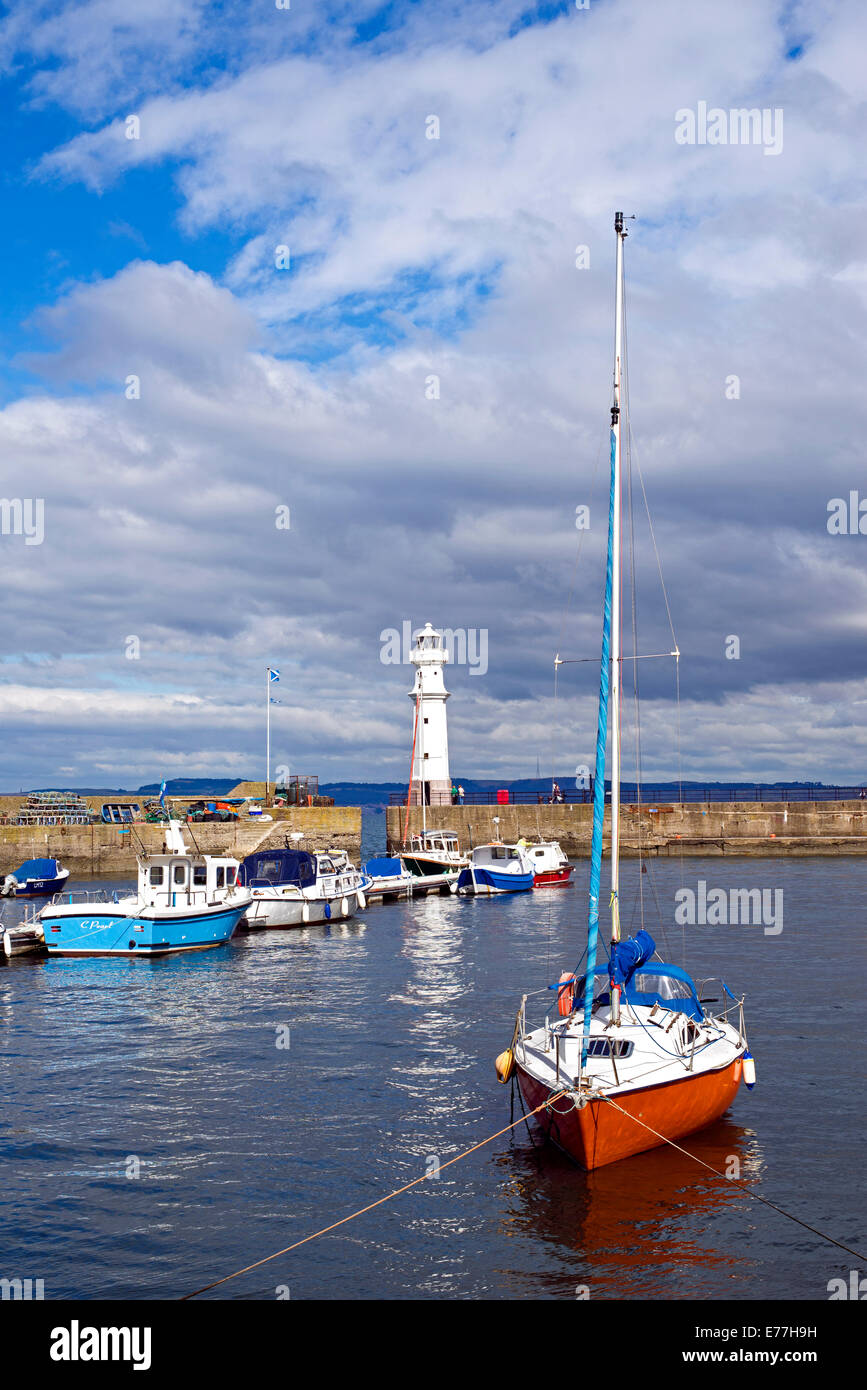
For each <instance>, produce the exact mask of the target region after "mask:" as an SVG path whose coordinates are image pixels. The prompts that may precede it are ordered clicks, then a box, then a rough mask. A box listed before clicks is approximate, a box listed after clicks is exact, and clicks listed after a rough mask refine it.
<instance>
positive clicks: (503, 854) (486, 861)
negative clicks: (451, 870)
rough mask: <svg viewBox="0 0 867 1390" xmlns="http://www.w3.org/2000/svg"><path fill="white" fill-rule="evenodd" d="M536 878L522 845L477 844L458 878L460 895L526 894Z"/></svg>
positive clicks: (531, 863)
mask: <svg viewBox="0 0 867 1390" xmlns="http://www.w3.org/2000/svg"><path fill="white" fill-rule="evenodd" d="M534 877H535V875H534V873H533V861H532V860H531V859H530V856H529V854H528V853H527V850H526V848H525V847H524V846H523V845H504V844H501V843H499V841H498V842H497V843H495V844H490V845H477V846H476V848H475V849H474V850H473V852H472V854H471V855H470V862H469V864H468V865H467V867H466V868H465V869H462V870H461V872H460V874H459V876H458V892H459V893H526V892H527V891H528V890H529V889H531V888H532V887H533V879H534Z"/></svg>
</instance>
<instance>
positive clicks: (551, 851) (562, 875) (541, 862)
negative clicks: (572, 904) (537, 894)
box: [519, 840, 572, 888]
mask: <svg viewBox="0 0 867 1390" xmlns="http://www.w3.org/2000/svg"><path fill="white" fill-rule="evenodd" d="M519 843H520V842H519ZM526 848H527V853H528V854H529V856H530V859H531V860H532V862H533V884H534V887H536V888H553V887H562V886H564V885H565V884H567V883H569V882H570V881H571V878H572V865H571V864H570V863H569V860H568V859H567V858H566V855H565V854H564V853H563V851H562V849H561V848H560V846H559V845H558V843H557V841H556V840H543V841H542V842H541V843H539V844H536V843H531V844H529V845H527V847H526Z"/></svg>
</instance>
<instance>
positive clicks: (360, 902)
mask: <svg viewBox="0 0 867 1390" xmlns="http://www.w3.org/2000/svg"><path fill="white" fill-rule="evenodd" d="M356 896H357V900H358V907H359V910H360V911H361V912H363V911H364V909H365V908H366V907H367V898H366V897H365V896H364V893H363V892H362V890H361V889H360V888H359V890H358V893H357V895H356Z"/></svg>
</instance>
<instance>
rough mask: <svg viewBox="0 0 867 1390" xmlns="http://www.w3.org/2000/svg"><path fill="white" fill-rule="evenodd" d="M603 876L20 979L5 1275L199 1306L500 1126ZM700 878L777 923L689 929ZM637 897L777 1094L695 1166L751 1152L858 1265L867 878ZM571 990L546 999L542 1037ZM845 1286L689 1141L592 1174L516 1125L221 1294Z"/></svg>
mask: <svg viewBox="0 0 867 1390" xmlns="http://www.w3.org/2000/svg"><path fill="white" fill-rule="evenodd" d="M370 824H371V825H372V826H373V828H374V830H375V832H376V833H377V835H378V837H379V838H381V835H382V826H383V822H382V818H381V817H379V818H376V817H373V818H371V823H370ZM368 829H370V826H369V827H368ZM377 848H380V846H379V844H378V843H374V842H371V843H369V844H368V845H367V850H368V852H372V851H374V850H375V849H377ZM635 870H636V866H635V865H634V864H628V865H626V866H625V872H624V879H625V882H624V886H623V890H622V899H623V902H624V904H625V908H624V927H625V929H627V930H634V929H635V927H636V926H638V925H640V920H639V919H637V918H634V919H633V920H630V908H629V906H628V903H629V901H630V898H631V890H632V888H633V887H634V885H635V883H636V872H635ZM586 874H587V865H586V864H585V863H581V864H579V865H578V867H577V869H576V875H575V877H576V884H575V886H574V887H573V888H570V889H566V890H564V889H551V890H540V891H537V892H535V893H526V894H520V895H515V896H514V897H506V896H503V897H499V898H495V899H478V898H468V899H460V900H455V899H443V898H440V897H430V898H427V899H421V900H416V901H412V902H400V903H389V904H385V905H382V906H376V907H372V908H370V909H369V910H368V911H367V912H366V913H364V914H361V915H359V916H358V917H357V918H355V919H353V920H352V921H350V922H348V923H344V924H341V925H333V926H332V925H328V926H323V927H315V928H307V929H300V930H292V931H282V932H271V933H263V934H256V935H250V936H242V937H240V938H238V939H236V940H234V941H233V942H231V943H230V944H229V945H228V946H226V947H223V948H221V949H219V950H215V951H208V952H201V953H197V954H194V955H191V956H189V957H186V958H166V959H161V960H153V961H139V960H128V959H99V960H80V959H79V960H63V959H56V960H49V961H45V960H37V959H34V958H28V957H22V958H19V959H15V960H13V961H11V962H9V963H7V964H6V966H5V967H4V968H2V969H0V1027H2V1052H0V1056H2V1069H3V1094H4V1098H5V1104H4V1108H3V1116H2V1130H0V1142H2V1147H0V1153H2V1160H3V1177H4V1181H3V1185H2V1195H0V1202H2V1225H3V1259H2V1269H0V1274H2V1275H3V1276H5V1277H9V1278H12V1277H16V1276H17V1277H22V1278H33V1279H42V1280H44V1289H45V1298H46V1299H65V1298H85V1299H93V1298H111V1299H146V1298H156V1299H168V1298H177V1297H179V1296H180V1295H182V1294H184V1293H187V1292H190V1291H191V1290H194V1289H196V1288H198V1287H199V1286H201V1285H204V1284H206V1283H209V1282H210V1281H211V1280H214V1279H217V1278H219V1277H221V1276H222V1275H225V1274H228V1273H231V1272H232V1271H233V1270H236V1269H238V1268H240V1267H242V1266H245V1265H248V1264H250V1263H251V1262H252V1261H255V1260H258V1259H260V1258H261V1257H263V1256H265V1255H267V1254H269V1253H271V1252H272V1251H275V1250H278V1249H281V1248H282V1247H285V1246H288V1245H290V1244H291V1243H292V1242H293V1241H296V1240H299V1239H301V1238H302V1237H304V1236H306V1235H308V1234H310V1233H311V1232H312V1231H315V1230H317V1229H319V1228H320V1227H323V1226H326V1225H328V1224H330V1223H331V1222H333V1221H336V1220H338V1219H339V1218H341V1217H343V1216H345V1215H347V1214H348V1213H349V1212H351V1211H353V1210H355V1209H356V1208H359V1207H363V1206H365V1205H367V1204H368V1203H370V1202H373V1201H375V1200H376V1199H377V1198H378V1197H380V1196H382V1195H383V1194H385V1193H386V1192H389V1191H391V1190H392V1189H394V1188H396V1187H400V1186H401V1185H402V1184H404V1183H407V1182H409V1181H411V1180H412V1179H413V1178H416V1177H418V1176H420V1175H421V1174H423V1173H425V1172H426V1171H435V1170H436V1164H437V1162H438V1163H439V1164H440V1165H443V1164H445V1163H446V1161H447V1160H448V1159H449V1158H450V1157H452V1156H453V1155H454V1154H455V1153H457V1152H459V1151H460V1150H462V1149H463V1148H465V1147H468V1146H469V1145H470V1144H472V1143H474V1142H476V1141H478V1140H480V1139H482V1138H484V1137H485V1136H487V1135H489V1134H491V1133H493V1132H494V1131H496V1130H498V1129H500V1128H502V1127H503V1126H504V1125H507V1124H508V1123H509V1120H510V1101H511V1098H510V1088H509V1087H504V1086H500V1085H498V1084H497V1082H496V1079H495V1075H494V1068H493V1058H494V1056H495V1055H496V1054H497V1053H498V1052H500V1051H501V1050H502V1049H503V1048H504V1047H506V1046H507V1045H508V1042H509V1038H510V1036H511V1029H512V1024H513V1020H514V1016H515V1010H516V1008H517V1006H518V1004H519V1002H520V996H521V994H522V993H525V992H528V993H529V992H530V991H533V990H544V987H545V986H546V985H547V983H548V982H549V981H551V980H554V979H556V977H557V975H558V973H559V972H560V970H562V969H565V968H571V967H572V966H574V964H575V962H576V960H577V958H578V956H579V955H580V953H581V949H582V946H583V937H584V925H585V915H586ZM697 880H704V881H705V882H706V883H707V884H708V886H709V887H722V888H726V889H728V888H731V887H737V888H753V887H759V888H765V889H779V890H782V892H783V900H782V901H783V903H784V919H783V930H782V931H781V932H779V933H777V934H768V933H766V932H765V931H764V929H763V927H762V926H761V925H757V926H717V927H710V926H700V925H698V926H686V927H680V926H676V925H674V894H675V891H676V890H677V889H678V888H679V887H680V886H681V884H682V883H683V884H685V885H686V886H693V887H695V884H696V882H697ZM106 882H107V881H106V880H101V884H102V886H106ZM76 886H83V885H81V884H77V885H76ZM109 886H113V885H111V884H110V885H109ZM643 887H644V893H645V909H646V913H645V916H646V925H647V926H648V927H649V929H650V930H651V931H652V932H653V933H654V935H656V936H657V939H658V941H659V943H660V945H661V946H662V945H663V944H664V939H665V938H667V940H668V945H669V947H670V950H671V953H672V955H673V957H674V959H675V960H678V961H681V950H682V943H684V942H685V949H686V958H685V960H684V961H681V963H684V964H686V966H687V968H688V969H689V970H690V971H691V973H692V974H693V975H694V976H695V977H696V978H698V979H700V978H706V977H711V976H719V975H722V976H723V977H724V978H725V980H726V982H727V983H728V985H729V986H730V988H731V989H732V990H733V991H734V992H735V993H738V994H740V993H741V992H744V991H745V992H746V994H747V1014H746V1017H747V1026H748V1032H749V1039H750V1045H751V1049H752V1051H753V1053H754V1055H755V1057H756V1060H757V1066H758V1084H757V1086H756V1088H755V1090H754V1091H752V1092H747V1091H746V1090H745V1089H744V1088H743V1087H742V1088H741V1091H740V1092H739V1094H738V1097H737V1100H736V1102H735V1105H734V1107H733V1109H732V1110H731V1111H730V1113H729V1114H728V1115H727V1116H726V1117H725V1118H724V1119H723V1121H722V1122H721V1123H720V1124H718V1125H717V1126H715V1127H714V1128H713V1129H711V1130H707V1131H705V1132H703V1133H701V1134H699V1135H694V1136H692V1137H691V1138H690V1139H689V1140H687V1141H685V1143H684V1147H685V1148H687V1149H688V1150H690V1151H691V1152H692V1153H693V1154H695V1155H697V1156H699V1157H700V1158H702V1159H704V1161H705V1162H706V1163H709V1164H711V1165H712V1167H714V1168H716V1169H718V1170H721V1171H725V1170H726V1168H727V1167H728V1169H729V1171H732V1166H733V1159H736V1160H737V1162H738V1164H739V1165H740V1170H741V1172H742V1173H743V1175H744V1177H745V1184H744V1186H745V1187H749V1188H751V1189H752V1190H753V1191H755V1192H757V1193H760V1194H761V1195H762V1196H764V1197H766V1198H768V1199H769V1200H771V1201H773V1202H775V1203H777V1204H778V1205H780V1206H782V1207H783V1208H784V1209H785V1210H786V1211H788V1212H790V1213H792V1214H793V1215H795V1216H797V1217H799V1218H800V1219H801V1220H803V1221H806V1222H809V1223H810V1225H812V1226H815V1227H818V1228H819V1229H820V1230H823V1231H827V1232H829V1233H831V1234H833V1235H835V1236H836V1237H837V1238H838V1239H839V1240H841V1241H844V1242H845V1243H846V1244H849V1245H852V1246H854V1247H855V1248H856V1249H857V1248H859V1245H860V1244H861V1243H862V1242H863V1236H861V1235H860V1233H859V1229H858V1228H859V1224H860V1222H861V1217H860V1215H859V1205H858V1203H857V1202H850V1201H847V1200H846V1199H845V1194H846V1192H847V1191H849V1190H850V1189H851V1186H852V1183H853V1180H854V1179H855V1177H856V1175H857V1174H858V1173H859V1171H860V1167H861V1163H862V1152H861V1151H862V1124H861V1113H862V1102H861V1096H862V1089H861V1087H862V1082H861V1070H862V1069H861V1064H860V1056H861V1049H860V1045H859V1042H858V1040H859V1038H860V1036H861V1032H862V1022H863V1008H864V1005H863V989H862V986H861V985H860V984H859V979H862V978H863V951H864V947H863V939H864V930H863V903H864V900H865V892H867V864H865V863H864V862H863V861H861V860H855V859H852V858H847V859H843V860H835V859H829V858H824V857H823V858H820V859H798V860H780V859H774V860H764V861H763V860H757V859H755V858H750V859H748V860H736V859H719V858H715V859H713V860H707V861H702V860H696V859H689V860H686V861H684V862H683V864H681V863H679V862H677V861H675V860H667V861H659V862H656V863H654V864H651V866H650V873H649V874H648V875H647V876H645V877H644V879H643ZM656 898H658V901H659V906H660V909H661V916H662V919H663V922H664V925H665V938H663V937H662V935H661V934H660V932H659V930H658V925H657V924H658V920H659V914H658V913H657V908H656ZM15 906H16V905H11V911H10V908H9V907H7V914H6V915H7V921H8V920H10V916H11V915H12V914H13V913H14V910H15ZM705 993H706V994H708V995H711V994H712V995H718V994H719V989H718V988H716V987H708V988H707V989H706V991H705ZM552 1000H553V995H552V994H551V993H548V992H545V993H544V994H535V995H533V996H531V998H530V1000H529V1001H528V1016H529V1017H534V1016H537V1017H541V1016H542V1015H543V1014H544V1013H545V1011H546V1010H548V1009H551V1008H552ZM534 1004H535V1005H536V1008H537V1009H538V1014H536V1015H534ZM514 1104H515V1107H516V1109H515V1118H517V1117H518V1115H519V1113H520V1111H519V1109H518V1108H517V1107H518V1101H517V1097H515V1100H514ZM534 1140H535V1142H534ZM852 1265H853V1260H852V1258H851V1257H850V1256H848V1255H846V1254H845V1253H844V1252H843V1251H841V1250H838V1249H836V1248H835V1247H834V1246H832V1245H828V1244H825V1243H823V1242H822V1241H821V1240H819V1239H818V1238H817V1237H816V1236H814V1235H811V1234H810V1233H809V1232H808V1231H805V1230H804V1229H803V1228H802V1227H799V1226H797V1225H795V1224H794V1223H792V1222H791V1221H788V1220H786V1219H785V1218H784V1217H783V1216H781V1215H778V1214H777V1213H776V1212H774V1211H772V1210H769V1209H768V1208H766V1207H763V1206H762V1205H761V1204H760V1203H758V1202H755V1201H753V1200H751V1199H750V1198H749V1197H748V1196H747V1195H746V1191H745V1190H743V1188H741V1187H739V1186H738V1185H737V1184H735V1183H729V1182H726V1181H724V1180H722V1179H719V1178H716V1177H712V1176H711V1174H710V1173H709V1172H708V1171H707V1170H706V1169H705V1168H702V1167H701V1166H700V1165H699V1164H698V1163H696V1162H695V1161H694V1159H692V1158H688V1157H686V1156H684V1155H682V1154H679V1153H677V1152H675V1151H674V1150H672V1149H670V1148H664V1149H658V1150H655V1151H653V1152H651V1153H648V1154H645V1155H641V1156H638V1157H636V1158H633V1159H630V1160H628V1161H626V1162H623V1163H619V1164H615V1165H612V1166H611V1167H609V1168H603V1169H599V1170H597V1171H596V1172H594V1173H592V1174H589V1175H587V1174H584V1173H582V1172H580V1171H578V1170H577V1169H575V1168H574V1167H573V1166H572V1165H571V1164H570V1163H569V1161H568V1160H567V1159H566V1158H565V1157H563V1156H562V1155H561V1154H559V1153H558V1152H557V1151H556V1150H555V1149H553V1148H551V1147H541V1146H540V1145H539V1142H538V1140H537V1139H536V1136H535V1134H532V1135H531V1133H530V1132H529V1131H528V1129H527V1128H526V1127H525V1126H524V1125H521V1126H520V1127H519V1128H517V1129H515V1130H513V1131H512V1132H511V1133H510V1134H505V1135H503V1136H502V1137H500V1138H498V1139H496V1140H495V1141H494V1142H493V1143H492V1144H490V1145H488V1146H487V1147H485V1148H483V1149H481V1150H480V1151H479V1152H477V1153H475V1154H473V1155H471V1156H470V1157H468V1158H466V1159H464V1160H463V1161H462V1162H460V1163H459V1164H456V1165H454V1166H453V1167H451V1168H446V1169H442V1170H441V1173H440V1176H439V1177H431V1178H430V1179H429V1180H427V1181H425V1182H424V1183H423V1184H420V1185H419V1187H417V1188H415V1189H413V1190H412V1191H410V1192H408V1193H405V1194H404V1195H402V1196H400V1197H398V1198H396V1199H395V1200H394V1201H392V1202H390V1203H388V1204H386V1205H384V1206H383V1207H380V1208H378V1209H377V1210H375V1211H371V1212H368V1213H367V1214H366V1215H364V1216H361V1217H359V1218H358V1219H357V1220H355V1221H353V1222H351V1223H349V1224H348V1225H346V1226H344V1227H342V1228H340V1230H338V1231H336V1232H334V1233H333V1234H330V1235H327V1236H325V1237H323V1238H321V1239H318V1240H315V1241H313V1242H311V1243H309V1244H307V1245H305V1246H303V1247H302V1248H301V1249H298V1250H296V1251H294V1252H292V1253H291V1254H288V1255H285V1256H282V1257H280V1258H278V1259H276V1260H274V1261H273V1262H271V1263H270V1264H268V1265H266V1266H264V1267H263V1268H260V1269H257V1270H254V1271H252V1272H251V1273H249V1274H246V1275H244V1276H242V1277H241V1278H239V1279H236V1280H234V1281H233V1282H231V1283H229V1284H226V1285H223V1286H222V1287H221V1288H219V1289H217V1290H215V1291H214V1292H213V1293H211V1294H208V1295H206V1297H209V1298H232V1299H273V1298H275V1297H286V1296H291V1298H292V1299H381V1298H387V1299H417V1298H427V1299H436V1298H497V1299H513V1298H568V1299H574V1298H576V1297H583V1296H589V1298H590V1299H596V1298H599V1299H633V1298H653V1299H663V1300H665V1299H668V1300H680V1299H728V1298H736V1299H758V1298H772V1299H793V1300H812V1299H817V1300H826V1299H827V1298H828V1292H827V1288H828V1282H829V1280H831V1279H833V1278H839V1277H841V1276H842V1277H844V1278H848V1274H849V1270H850V1268H851V1267H852Z"/></svg>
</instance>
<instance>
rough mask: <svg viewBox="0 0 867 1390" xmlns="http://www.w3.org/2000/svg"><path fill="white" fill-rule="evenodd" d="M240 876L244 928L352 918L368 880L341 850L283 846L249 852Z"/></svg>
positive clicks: (362, 901)
mask: <svg viewBox="0 0 867 1390" xmlns="http://www.w3.org/2000/svg"><path fill="white" fill-rule="evenodd" d="M239 881H240V883H242V884H243V885H244V886H245V888H247V889H248V890H249V892H250V895H251V901H250V905H249V907H248V909H247V912H246V914H245V919H244V925H245V927H246V929H247V930H248V931H257V930H263V929H268V930H270V929H271V928H272V927H301V926H306V925H307V924H308V923H315V922H330V921H335V920H340V919H343V918H348V917H354V916H355V914H356V912H357V911H358V910H359V909H363V908H364V907H365V906H366V903H367V900H366V897H365V888H366V887H367V886H368V885H369V883H370V879H369V877H368V876H367V875H365V874H362V873H360V872H359V870H358V869H356V868H354V867H353V865H352V864H351V863H350V862H349V857H348V855H347V854H346V852H345V851H344V850H332V851H330V852H328V853H316V854H309V853H308V852H307V851H306V850H301V849H297V848H296V849H289V848H288V847H287V848H285V849H266V850H257V851H256V853H255V854H248V855H247V857H246V859H245V860H244V861H243V863H242V864H241V868H240V873H239Z"/></svg>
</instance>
